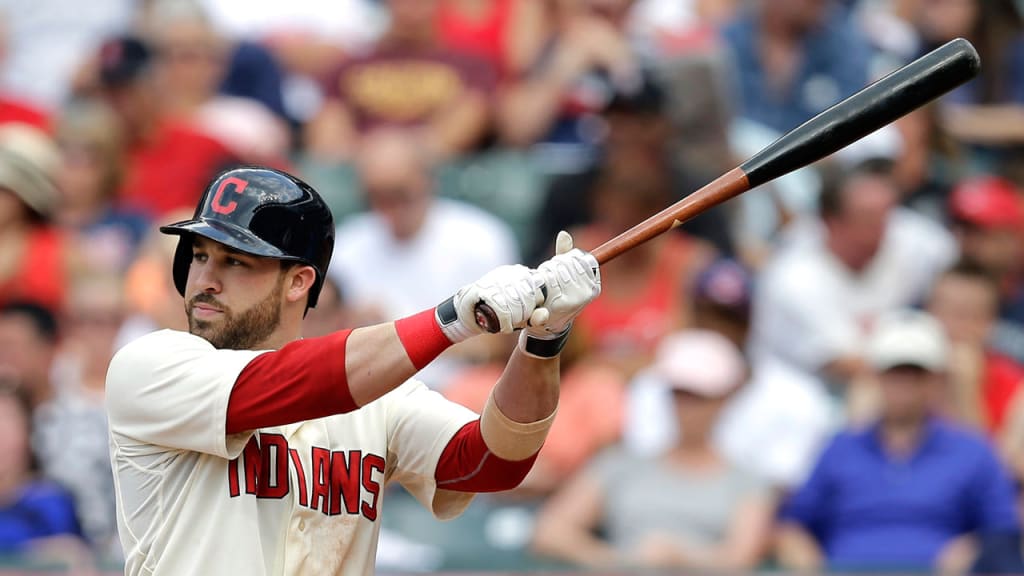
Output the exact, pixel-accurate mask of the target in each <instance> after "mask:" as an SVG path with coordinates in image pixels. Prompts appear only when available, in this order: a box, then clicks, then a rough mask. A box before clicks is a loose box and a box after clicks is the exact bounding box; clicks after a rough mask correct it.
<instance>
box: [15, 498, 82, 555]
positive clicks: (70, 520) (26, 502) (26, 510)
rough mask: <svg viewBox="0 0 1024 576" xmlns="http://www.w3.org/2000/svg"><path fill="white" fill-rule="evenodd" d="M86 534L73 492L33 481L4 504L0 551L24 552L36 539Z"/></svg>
mask: <svg viewBox="0 0 1024 576" xmlns="http://www.w3.org/2000/svg"><path fill="white" fill-rule="evenodd" d="M68 535H70V536H79V537H81V536H82V529H81V527H80V526H79V524H78V517H77V516H76V515H75V505H74V502H73V501H72V499H71V495H70V494H68V493H67V492H66V491H64V490H63V489H62V488H60V487H59V486H57V485H56V484H53V483H50V482H42V481H37V482H32V483H30V484H28V485H27V486H25V487H24V488H22V490H21V493H20V494H18V497H17V499H16V500H15V501H13V502H9V503H7V504H5V505H3V506H2V507H0V554H5V555H6V554H15V553H18V552H22V551H24V549H25V547H26V546H27V545H28V544H30V543H31V542H32V541H33V540H36V539H38V538H47V537H50V536H68Z"/></svg>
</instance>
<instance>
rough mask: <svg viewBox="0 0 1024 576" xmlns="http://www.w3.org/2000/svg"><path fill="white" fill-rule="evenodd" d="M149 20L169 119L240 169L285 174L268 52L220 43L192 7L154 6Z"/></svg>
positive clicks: (169, 2)
mask: <svg viewBox="0 0 1024 576" xmlns="http://www.w3.org/2000/svg"><path fill="white" fill-rule="evenodd" d="M146 13H147V15H146V26H145V30H146V34H147V37H148V38H149V40H150V42H152V45H153V46H152V47H153V49H154V52H155V57H154V76H155V80H154V81H155V82H156V83H158V84H159V87H160V94H161V98H162V101H163V102H162V103H163V105H164V106H165V107H166V113H167V114H168V116H169V117H173V118H177V119H178V120H181V121H183V122H189V123H192V124H194V125H195V127H196V128H197V129H198V130H200V131H202V132H203V133H205V134H207V135H209V136H211V137H212V138H214V139H216V140H218V141H219V142H221V143H222V144H224V145H225V146H226V147H228V148H229V149H230V150H231V152H232V153H233V154H235V155H236V156H238V157H239V159H240V160H241V161H244V162H252V163H262V164H273V165H275V166H282V165H283V161H284V158H285V157H286V156H287V154H288V153H289V149H290V145H291V134H290V133H289V127H288V124H287V122H286V119H285V117H284V105H283V103H282V101H281V91H282V88H281V72H280V70H279V69H278V67H277V65H276V63H275V62H274V61H273V59H272V57H271V56H270V55H269V54H267V53H266V51H265V49H264V48H262V47H260V46H258V45H254V44H250V43H247V42H235V43H233V42H231V41H230V40H229V39H228V38H225V37H223V36H222V35H221V34H220V33H219V32H218V31H217V30H216V29H215V28H214V26H213V25H212V24H211V23H210V21H209V19H208V18H207V16H206V13H205V12H204V11H203V9H202V7H201V6H200V5H199V4H198V3H196V2H195V1H194V0H158V1H156V2H152V3H151V6H150V7H149V9H148V10H147V11H146ZM254 59H255V60H254ZM229 83H230V86H227V85H228V84H229Z"/></svg>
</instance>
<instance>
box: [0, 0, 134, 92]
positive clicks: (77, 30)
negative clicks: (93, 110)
mask: <svg viewBox="0 0 1024 576" xmlns="http://www.w3.org/2000/svg"><path fill="white" fill-rule="evenodd" d="M134 5H135V2H133V1H132V0H91V1H89V2H87V3H83V2H81V0H34V1H32V2H25V1H24V0H0V12H2V13H3V17H4V22H5V23H6V25H7V26H6V28H7V29H8V32H9V36H8V38H7V41H8V45H7V46H6V50H5V51H4V62H3V66H2V67H0V68H2V75H0V77H2V82H3V87H4V89H5V91H7V92H10V93H12V94H14V95H17V96H19V97H21V98H24V99H27V100H29V101H31V102H33V103H35V104H36V105H39V106H41V107H43V108H47V109H55V108H57V107H58V106H59V105H60V104H61V103H62V102H63V101H64V100H65V99H66V98H67V96H68V89H69V88H70V86H71V78H72V77H73V76H74V74H75V72H76V71H77V70H78V68H79V67H80V66H81V65H82V64H83V63H84V62H85V61H86V60H87V59H88V58H89V57H91V56H92V55H93V54H95V53H96V52H97V51H98V50H99V46H100V43H102V41H103V40H104V39H106V38H107V37H109V36H112V35H114V34H121V33H123V32H124V31H125V30H127V29H129V28H130V27H131V18H132V14H133V9H134Z"/></svg>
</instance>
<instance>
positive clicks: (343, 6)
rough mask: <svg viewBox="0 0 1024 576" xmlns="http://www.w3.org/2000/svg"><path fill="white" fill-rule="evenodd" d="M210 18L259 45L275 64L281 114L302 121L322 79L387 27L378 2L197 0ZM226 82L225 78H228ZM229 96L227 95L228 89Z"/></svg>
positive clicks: (315, 103) (314, 105) (317, 99)
mask: <svg viewBox="0 0 1024 576" xmlns="http://www.w3.org/2000/svg"><path fill="white" fill-rule="evenodd" d="M202 4H203V6H204V7H205V8H206V10H207V12H208V14H209V15H210V20H211V22H213V23H214V24H215V25H216V27H217V29H218V30H221V31H223V33H224V34H225V35H228V36H230V37H231V38H236V39H241V41H242V43H243V44H246V41H245V39H248V40H250V41H255V42H258V43H259V45H262V46H265V47H266V48H267V49H269V50H270V52H271V54H272V55H273V58H274V60H276V61H277V62H278V63H280V66H281V67H282V68H283V72H284V74H285V78H284V81H283V84H284V85H283V94H282V96H283V101H284V102H283V103H284V106H285V111H286V115H287V116H288V117H289V118H293V119H295V120H296V121H298V122H302V123H304V122H306V121H308V120H309V119H311V118H312V117H313V115H314V114H315V113H316V112H317V109H318V108H319V106H320V104H321V103H322V99H323V92H322V90H321V87H320V85H319V82H318V81H317V80H319V79H322V78H323V77H324V76H326V75H327V74H329V73H330V72H331V71H332V70H333V69H335V68H336V67H337V66H338V62H340V61H341V60H343V59H344V58H346V57H348V56H353V55H357V54H363V53H365V52H366V51H368V50H370V49H371V48H372V47H373V45H374V44H375V43H376V41H377V40H378V39H379V38H380V35H381V34H382V33H383V31H384V28H385V27H386V25H387V15H386V14H385V9H384V7H383V6H381V4H383V3H382V2H379V1H378V0H334V1H332V2H327V3H325V2H323V1H322V0H291V1H289V2H288V9H287V10H282V5H281V3H280V2H278V1H277V0H202ZM229 78H230V76H229ZM229 93H232V92H230V91H229Z"/></svg>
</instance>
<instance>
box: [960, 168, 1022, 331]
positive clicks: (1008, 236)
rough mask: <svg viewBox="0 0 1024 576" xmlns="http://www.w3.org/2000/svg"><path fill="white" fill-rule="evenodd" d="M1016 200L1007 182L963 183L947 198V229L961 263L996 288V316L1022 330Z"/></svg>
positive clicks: (1019, 225)
mask: <svg viewBox="0 0 1024 576" xmlns="http://www.w3.org/2000/svg"><path fill="white" fill-rule="evenodd" d="M1022 201H1024V200H1022V197H1021V195H1020V193H1019V192H1018V191H1017V189H1016V187H1015V186H1014V185H1013V184H1012V183H1011V182H1009V181H1008V180H1005V179H1002V178H997V177H990V176H981V177H977V178H972V179H969V180H964V181H962V182H960V184H958V185H957V187H956V188H955V189H954V190H953V193H952V194H951V195H950V198H949V204H950V206H949V211H950V217H951V218H952V228H953V231H954V233H955V234H956V236H957V240H958V241H959V244H960V250H961V252H962V253H963V256H964V258H966V259H968V260H972V261H974V262H976V263H978V264H979V265H980V266H981V267H982V268H984V269H985V270H986V271H987V272H988V273H989V274H991V275H992V276H993V277H994V278H995V279H996V281H997V282H998V284H999V288H1000V297H999V316H1000V317H1001V318H1003V319H1004V320H1008V321H1010V322H1013V323H1015V324H1018V325H1024V264H1022V257H1024V251H1022V250H1021V228H1022V226H1024V208H1022V207H1021V203H1022Z"/></svg>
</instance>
